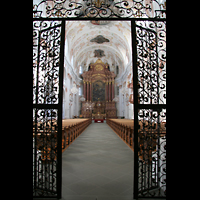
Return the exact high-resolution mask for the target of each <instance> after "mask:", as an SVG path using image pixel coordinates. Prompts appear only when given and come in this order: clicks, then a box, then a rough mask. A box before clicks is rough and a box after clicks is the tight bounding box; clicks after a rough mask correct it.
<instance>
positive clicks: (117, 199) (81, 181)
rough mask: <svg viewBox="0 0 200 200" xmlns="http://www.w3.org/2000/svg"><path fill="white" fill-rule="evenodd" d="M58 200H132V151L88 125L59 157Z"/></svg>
mask: <svg viewBox="0 0 200 200" xmlns="http://www.w3.org/2000/svg"><path fill="white" fill-rule="evenodd" d="M62 169H63V171H62V200H133V151H132V150H131V149H130V148H129V147H128V146H127V145H126V144H125V143H124V142H123V141H122V140H121V139H120V138H119V137H118V136H117V134H116V133H115V132H113V130H112V129H111V128H110V127H109V126H108V125H107V124H106V123H92V124H91V125H90V126H89V127H88V128H87V129H86V130H85V131H84V132H83V133H82V134H81V135H80V136H79V137H78V138H77V139H76V140H75V141H74V142H73V143H72V144H71V145H70V146H69V147H68V148H67V149H66V150H65V151H64V152H63V155H62Z"/></svg>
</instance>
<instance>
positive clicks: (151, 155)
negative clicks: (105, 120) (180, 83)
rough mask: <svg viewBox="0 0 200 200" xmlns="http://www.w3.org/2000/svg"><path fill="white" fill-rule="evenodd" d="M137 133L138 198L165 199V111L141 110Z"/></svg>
mask: <svg viewBox="0 0 200 200" xmlns="http://www.w3.org/2000/svg"><path fill="white" fill-rule="evenodd" d="M138 119H139V131H138V136H139V137H138V144H139V152H138V155H139V165H138V167H139V177H138V191H139V194H138V195H139V197H166V109H162V110H161V111H159V110H152V109H141V110H139V113H138Z"/></svg>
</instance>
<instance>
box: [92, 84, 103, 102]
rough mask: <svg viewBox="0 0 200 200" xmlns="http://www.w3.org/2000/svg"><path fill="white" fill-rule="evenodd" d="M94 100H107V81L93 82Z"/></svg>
mask: <svg viewBox="0 0 200 200" xmlns="http://www.w3.org/2000/svg"><path fill="white" fill-rule="evenodd" d="M92 100H93V101H105V83H103V82H102V81H99V80H98V81H96V82H94V83H93V99H92Z"/></svg>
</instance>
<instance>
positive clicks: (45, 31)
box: [33, 20, 65, 198]
mask: <svg viewBox="0 0 200 200" xmlns="http://www.w3.org/2000/svg"><path fill="white" fill-rule="evenodd" d="M64 33H65V23H64V22H62V21H61V20H57V21H44V20H34V21H33V197H56V198H61V171H62V170H61V166H62V163H61V161H62V159H61V155H62V149H61V147H62V145H61V141H62V89H63V62H64Z"/></svg>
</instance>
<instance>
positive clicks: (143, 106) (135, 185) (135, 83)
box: [33, 17, 166, 200]
mask: <svg viewBox="0 0 200 200" xmlns="http://www.w3.org/2000/svg"><path fill="white" fill-rule="evenodd" d="M90 20H99V21H101V20H103V21H105V20H106V21H131V35H132V37H131V38H132V73H133V88H134V99H135V101H134V138H138V110H139V109H161V108H164V109H166V104H139V103H138V101H137V100H138V69H137V47H136V21H163V22H164V21H166V18H91V17H88V18H79V17H77V18H33V21H61V45H60V52H61V53H60V55H61V56H60V69H59V72H60V73H59V96H58V98H59V104H58V105H52V104H49V105H48V104H47V105H39V104H37V106H38V107H37V106H34V104H33V108H36V107H37V108H44V109H48V108H54V109H55V108H56V109H58V112H59V115H58V129H59V132H58V155H57V156H58V166H57V167H58V169H59V170H58V172H57V173H58V174H57V175H58V180H57V189H58V190H57V191H58V192H57V199H61V197H62V188H61V187H62V103H63V71H64V46H65V32H66V30H65V24H66V21H90ZM60 81H61V82H60ZM136 111H137V112H136ZM60 127H61V128H60ZM138 160H139V156H138V140H135V139H134V167H133V168H134V175H133V176H134V177H133V199H135V200H137V199H138V174H139V173H138V170H139V166H138V164H139V163H138ZM135 163H137V164H135ZM34 198H41V197H34ZM42 198H56V197H48V196H44V197H42ZM142 198H149V199H150V198H151V197H142ZM153 198H160V199H161V198H163V197H153ZM164 198H166V197H164Z"/></svg>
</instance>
